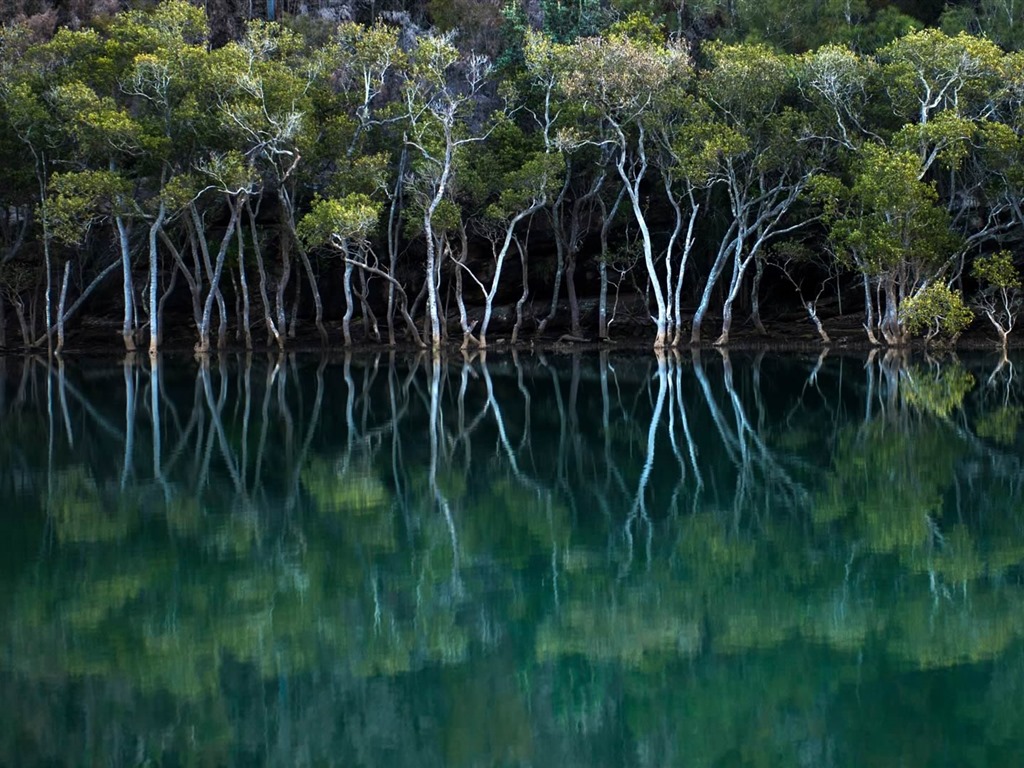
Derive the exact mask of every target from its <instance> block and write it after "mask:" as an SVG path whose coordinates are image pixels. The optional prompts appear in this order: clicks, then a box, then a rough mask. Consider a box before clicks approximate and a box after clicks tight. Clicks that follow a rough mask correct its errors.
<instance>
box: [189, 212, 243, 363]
mask: <svg viewBox="0 0 1024 768" xmlns="http://www.w3.org/2000/svg"><path fill="white" fill-rule="evenodd" d="M229 207H230V209H231V221H230V222H229V223H228V226H227V229H226V230H225V231H224V237H223V239H222V240H221V244H220V250H219V251H218V252H217V261H216V264H215V265H214V269H213V274H212V275H211V277H210V290H209V292H208V293H207V295H206V303H205V304H204V305H203V316H202V320H201V323H200V327H199V343H198V344H197V345H196V352H198V353H200V354H207V353H208V352H209V351H210V321H211V318H212V315H213V303H214V301H215V300H216V298H217V297H218V296H220V289H219V287H218V286H219V285H220V276H221V274H222V273H223V271H224V261H225V259H226V258H227V253H228V246H229V245H230V244H231V238H232V236H233V235H234V233H235V223H236V222H237V220H238V212H239V208H240V206H239V205H237V204H236V203H235V202H230V203H229ZM220 301H221V302H223V298H221V300H220ZM221 314H222V316H223V315H224V314H225V312H224V310H223V309H222V310H221Z"/></svg>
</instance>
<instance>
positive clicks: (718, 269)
mask: <svg viewBox="0 0 1024 768" xmlns="http://www.w3.org/2000/svg"><path fill="white" fill-rule="evenodd" d="M734 227H735V223H734V224H733V227H732V228H734ZM732 228H730V233H731V229H732ZM730 233H726V238H728V237H729V234H730ZM726 238H723V239H722V243H721V245H720V246H719V248H718V256H717V257H716V258H715V263H714V264H712V265H711V272H710V273H708V279H707V282H705V283H704V291H703V292H702V293H701V297H700V303H699V304H698V305H697V311H696V312H694V314H693V325H692V327H691V329H690V344H693V345H696V344H700V331H701V326H702V325H703V324H704V317H705V316H706V315H707V311H708V308H709V307H710V305H711V296H712V293H713V292H714V290H715V285H716V284H717V283H718V278H719V277H721V275H722V270H723V269H725V262H726V260H727V259H728V257H729V254H730V253H731V252H732V251H733V249H734V248H737V247H739V245H738V243H739V240H738V238H733V239H731V240H727V239H726Z"/></svg>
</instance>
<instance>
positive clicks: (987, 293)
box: [972, 251, 1024, 357]
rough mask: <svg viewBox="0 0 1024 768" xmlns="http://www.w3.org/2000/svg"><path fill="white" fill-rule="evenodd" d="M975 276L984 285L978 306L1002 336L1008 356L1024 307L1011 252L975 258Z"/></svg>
mask: <svg viewBox="0 0 1024 768" xmlns="http://www.w3.org/2000/svg"><path fill="white" fill-rule="evenodd" d="M972 274H973V275H974V277H975V278H976V279H977V280H978V281H979V282H980V283H981V288H980V290H979V291H978V293H977V295H976V296H975V299H974V304H975V306H976V307H977V308H978V309H980V310H981V311H982V312H984V313H985V317H987V318H988V320H989V322H990V323H992V325H993V327H994V328H995V329H996V333H998V334H999V342H1000V344H1002V347H1003V356H1004V357H1005V356H1006V352H1007V344H1008V342H1009V337H1010V332H1011V331H1013V327H1014V325H1015V323H1016V320H1017V313H1018V312H1020V309H1021V306H1022V305H1024V290H1022V285H1021V279H1020V273H1019V272H1018V271H1017V268H1016V267H1015V266H1014V264H1013V258H1012V257H1011V255H1010V253H1009V252H1007V251H999V252H998V253H993V254H990V255H988V256H982V257H980V258H978V259H975V261H974V265H973V267H972Z"/></svg>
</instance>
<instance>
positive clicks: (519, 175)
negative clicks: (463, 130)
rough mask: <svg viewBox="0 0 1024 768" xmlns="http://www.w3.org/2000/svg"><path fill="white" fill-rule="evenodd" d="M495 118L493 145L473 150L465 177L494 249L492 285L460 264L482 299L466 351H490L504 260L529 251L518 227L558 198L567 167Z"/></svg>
mask: <svg viewBox="0 0 1024 768" xmlns="http://www.w3.org/2000/svg"><path fill="white" fill-rule="evenodd" d="M494 119H495V120H496V125H495V126H494V128H493V129H492V130H491V133H490V136H489V141H488V142H487V144H486V145H483V144H482V145H478V146H477V147H475V148H474V149H476V150H478V151H475V152H473V153H472V159H471V160H470V161H469V163H468V164H469V165H471V166H474V167H472V170H471V171H469V170H468V169H467V173H466V175H467V176H469V175H470V173H472V176H473V178H474V179H475V180H476V183H475V184H470V186H469V189H468V190H467V191H469V192H470V193H471V194H474V193H475V195H477V196H479V198H480V199H482V200H484V201H485V208H484V210H483V211H482V212H481V213H480V215H479V216H478V217H477V218H476V227H477V229H479V231H480V232H481V233H482V234H483V235H484V238H485V239H486V240H487V241H488V243H489V244H490V247H491V256H492V262H491V263H489V264H488V265H487V267H488V269H487V271H488V272H489V273H490V275H489V277H490V283H489V284H487V283H486V282H485V279H486V278H485V277H481V276H479V275H477V274H476V272H474V271H473V270H472V269H471V268H470V267H469V266H468V265H466V264H465V263H464V260H458V261H457V262H456V263H457V266H458V268H459V269H460V270H462V271H465V272H466V273H467V274H468V275H469V277H470V279H471V280H472V281H473V282H474V283H476V285H477V286H478V287H479V288H480V291H481V293H482V294H483V299H484V311H483V317H482V319H481V321H480V330H479V333H478V336H477V337H476V338H475V339H474V338H473V337H472V334H471V333H470V332H469V329H468V328H465V329H464V339H463V348H464V349H465V348H468V347H469V345H470V344H471V343H475V344H476V345H478V346H479V347H481V348H485V347H486V346H487V331H488V329H489V328H490V324H491V317H492V315H493V312H494V299H495V297H496V296H497V294H498V290H499V288H500V285H501V276H502V271H503V269H504V266H505V261H506V259H507V258H508V255H509V253H510V251H511V250H512V247H513V246H514V245H515V246H516V247H518V248H520V249H524V248H525V246H524V245H523V243H522V241H521V240H520V238H521V236H522V235H521V233H520V231H519V229H520V225H521V224H523V222H529V220H530V218H531V217H532V216H533V215H534V214H535V213H537V212H538V211H540V210H541V209H542V208H543V207H544V206H545V204H546V203H547V201H548V199H549V198H550V197H551V196H552V195H554V194H555V188H556V186H557V184H558V180H559V178H560V177H561V176H562V175H563V172H564V170H563V169H564V167H565V166H564V160H563V158H562V156H561V154H560V153H557V152H552V151H550V150H549V148H548V147H545V146H543V145H539V146H538V145H537V143H535V142H531V141H530V137H529V136H528V135H526V134H525V133H524V132H523V130H522V129H521V128H519V127H518V126H516V125H515V124H514V123H512V122H511V121H510V120H509V119H508V118H507V116H506V115H504V114H502V113H499V114H498V115H496V116H495V118H494ZM474 160H475V161H476V162H473V161H474ZM463 183H465V182H463ZM525 279H527V278H526V275H525V273H524V280H525Z"/></svg>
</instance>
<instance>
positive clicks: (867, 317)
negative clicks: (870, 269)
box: [862, 272, 879, 347]
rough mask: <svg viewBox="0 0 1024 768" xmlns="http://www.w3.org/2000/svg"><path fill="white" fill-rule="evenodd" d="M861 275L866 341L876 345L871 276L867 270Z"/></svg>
mask: <svg viewBox="0 0 1024 768" xmlns="http://www.w3.org/2000/svg"><path fill="white" fill-rule="evenodd" d="M862 277H863V281H864V331H865V332H866V333H867V335H868V341H870V342H871V343H872V344H873V345H875V346H876V347H877V346H878V344H879V342H878V337H877V336H875V302H874V298H873V295H872V293H871V278H870V277H868V274H867V272H865V273H864V274H863V275H862Z"/></svg>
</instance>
